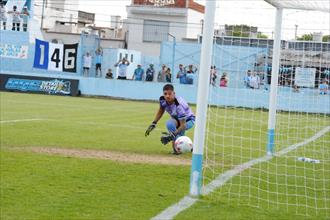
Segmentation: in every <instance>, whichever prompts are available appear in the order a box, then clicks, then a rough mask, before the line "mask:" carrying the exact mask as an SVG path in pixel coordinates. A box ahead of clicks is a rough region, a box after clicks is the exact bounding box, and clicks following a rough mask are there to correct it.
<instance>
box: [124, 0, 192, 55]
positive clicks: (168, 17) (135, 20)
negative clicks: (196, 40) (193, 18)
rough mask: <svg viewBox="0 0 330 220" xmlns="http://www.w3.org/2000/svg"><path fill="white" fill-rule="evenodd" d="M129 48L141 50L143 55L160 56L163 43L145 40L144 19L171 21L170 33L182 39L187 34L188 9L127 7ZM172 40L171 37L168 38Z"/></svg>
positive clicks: (179, 39)
mask: <svg viewBox="0 0 330 220" xmlns="http://www.w3.org/2000/svg"><path fill="white" fill-rule="evenodd" d="M127 13H128V19H127V26H128V31H129V32H128V49H132V50H138V51H141V52H142V54H143V55H147V56H159V55H160V48H161V46H160V45H161V43H151V42H143V20H157V21H168V22H169V33H170V34H172V35H174V36H175V37H176V40H177V41H178V42H179V41H182V39H183V38H185V37H186V36H187V26H186V25H185V23H186V21H187V15H188V14H187V13H188V9H185V8H182V9H181V8H180V9H172V10H169V9H167V8H153V9H151V8H146V9H143V8H142V7H132V6H130V7H127ZM168 39H169V41H172V39H171V37H169V38H168Z"/></svg>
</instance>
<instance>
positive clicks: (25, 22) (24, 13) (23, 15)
mask: <svg viewBox="0 0 330 220" xmlns="http://www.w3.org/2000/svg"><path fill="white" fill-rule="evenodd" d="M29 16H30V13H29V11H28V7H27V6H24V7H23V10H22V12H21V15H20V17H21V18H22V21H23V31H24V32H27V28H28V22H29Z"/></svg>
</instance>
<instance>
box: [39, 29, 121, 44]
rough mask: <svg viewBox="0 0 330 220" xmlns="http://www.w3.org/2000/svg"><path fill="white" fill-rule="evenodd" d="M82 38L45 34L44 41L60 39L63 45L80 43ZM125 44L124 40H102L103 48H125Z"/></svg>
mask: <svg viewBox="0 0 330 220" xmlns="http://www.w3.org/2000/svg"><path fill="white" fill-rule="evenodd" d="M80 36H81V35H80V34H69V33H52V32H51V33H49V32H43V39H44V40H45V41H49V42H51V41H52V40H53V39H58V40H61V42H62V43H63V44H71V43H78V42H79V40H80ZM124 44H125V42H124V40H108V39H101V47H102V48H124Z"/></svg>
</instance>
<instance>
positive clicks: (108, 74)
mask: <svg viewBox="0 0 330 220" xmlns="http://www.w3.org/2000/svg"><path fill="white" fill-rule="evenodd" d="M105 78H106V79H113V74H112V69H108V72H107V73H106V75H105Z"/></svg>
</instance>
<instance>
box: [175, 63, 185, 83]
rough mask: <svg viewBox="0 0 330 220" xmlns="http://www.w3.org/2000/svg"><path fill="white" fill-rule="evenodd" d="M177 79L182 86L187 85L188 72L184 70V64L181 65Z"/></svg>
mask: <svg viewBox="0 0 330 220" xmlns="http://www.w3.org/2000/svg"><path fill="white" fill-rule="evenodd" d="M176 78H177V79H179V81H180V84H186V71H185V70H184V68H183V65H182V64H180V65H179V71H178V74H177V75H176Z"/></svg>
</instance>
